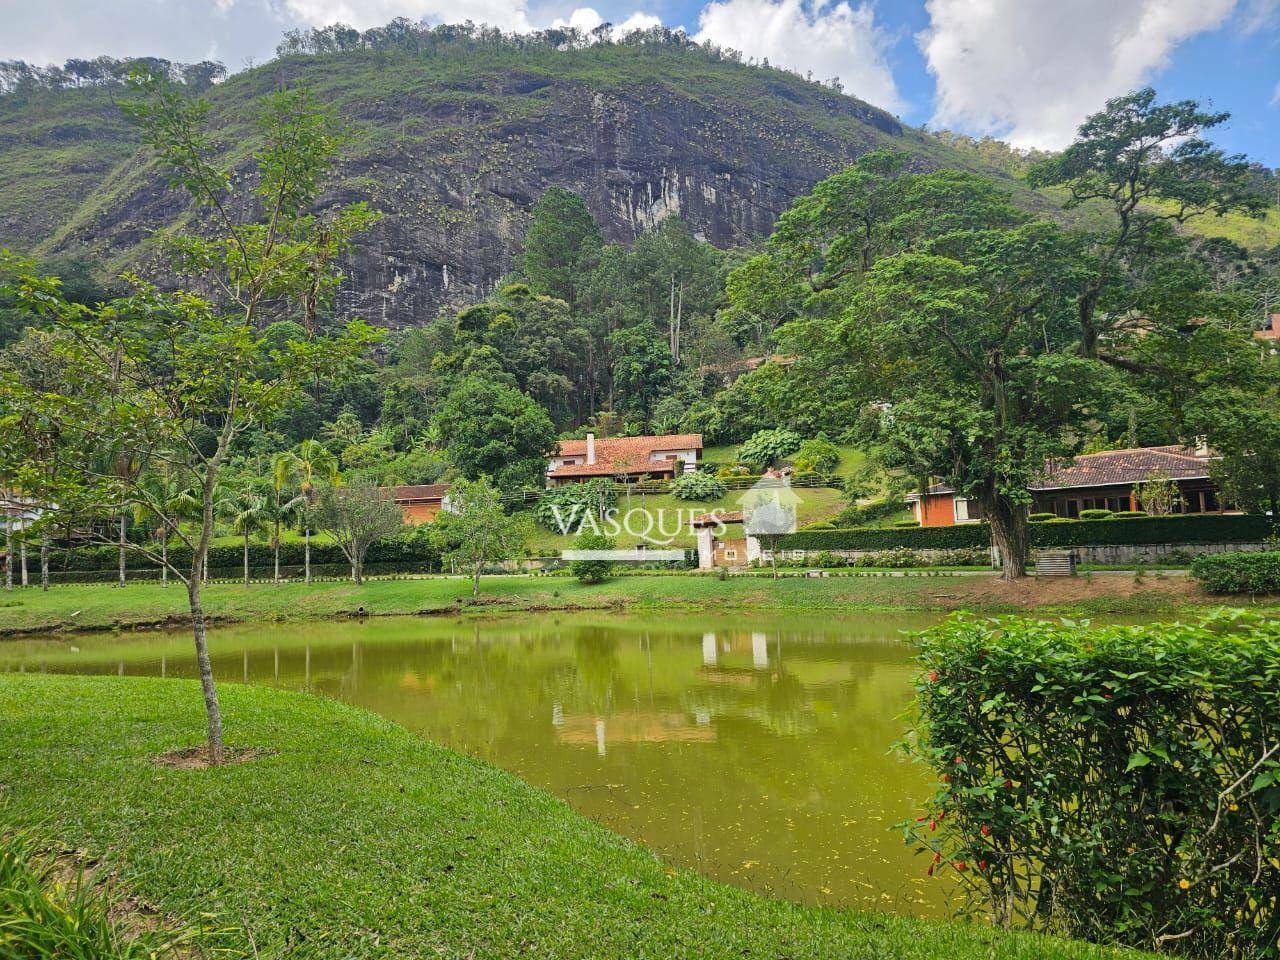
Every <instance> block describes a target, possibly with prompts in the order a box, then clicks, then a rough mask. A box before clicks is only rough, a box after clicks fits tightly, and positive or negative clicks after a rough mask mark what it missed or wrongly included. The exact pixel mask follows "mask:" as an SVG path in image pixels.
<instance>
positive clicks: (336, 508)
mask: <svg viewBox="0 0 1280 960" xmlns="http://www.w3.org/2000/svg"><path fill="white" fill-rule="evenodd" d="M316 523H317V524H318V526H319V527H320V529H321V530H324V531H325V532H326V533H328V534H329V535H330V536H332V537H333V539H334V541H335V542H336V543H337V544H338V547H339V549H341V550H342V553H343V556H345V557H346V558H347V562H348V563H350V564H351V579H352V581H353V582H354V583H355V585H356V586H360V584H362V583H364V558H365V556H366V554H368V552H369V548H370V547H371V546H373V545H374V544H375V543H377V542H378V541H379V540H382V539H385V538H386V537H390V536H394V535H395V534H397V533H399V532H400V530H401V529H402V527H403V526H404V518H403V517H402V516H401V514H400V508H399V507H397V506H396V503H395V501H394V500H392V499H391V498H390V497H389V496H388V495H387V492H386V491H385V490H383V489H381V488H379V487H376V486H374V485H373V484H371V483H365V482H362V481H357V482H354V483H350V484H345V485H343V486H340V487H335V486H324V487H322V488H321V490H320V497H319V500H318V501H317V503H316Z"/></svg>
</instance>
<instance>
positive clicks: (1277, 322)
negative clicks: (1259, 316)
mask: <svg viewBox="0 0 1280 960" xmlns="http://www.w3.org/2000/svg"><path fill="white" fill-rule="evenodd" d="M1253 336H1254V339H1256V340H1269V341H1271V342H1272V343H1273V344H1274V343H1275V341H1277V340H1280V313H1269V314H1267V325H1266V326H1265V327H1263V328H1262V329H1261V330H1255V331H1253Z"/></svg>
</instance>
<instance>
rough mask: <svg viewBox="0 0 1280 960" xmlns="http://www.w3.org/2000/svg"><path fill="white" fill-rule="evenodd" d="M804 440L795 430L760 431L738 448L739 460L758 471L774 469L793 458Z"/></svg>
mask: <svg viewBox="0 0 1280 960" xmlns="http://www.w3.org/2000/svg"><path fill="white" fill-rule="evenodd" d="M802 443H804V438H803V437H801V436H800V434H798V433H796V432H795V431H794V430H784V429H778V430H760V431H758V432H757V433H753V434H752V435H751V437H750V439H748V440H747V442H746V443H744V444H743V445H742V446H741V447H739V448H738V459H739V460H741V461H742V462H743V463H745V464H747V465H748V466H751V467H755V468H756V469H757V470H764V469H766V468H768V467H772V466H774V465H775V464H777V463H778V462H780V461H781V460H782V459H784V458H785V457H789V456H791V454H793V453H795V452H796V450H798V449H799V448H800V445H801V444H802Z"/></svg>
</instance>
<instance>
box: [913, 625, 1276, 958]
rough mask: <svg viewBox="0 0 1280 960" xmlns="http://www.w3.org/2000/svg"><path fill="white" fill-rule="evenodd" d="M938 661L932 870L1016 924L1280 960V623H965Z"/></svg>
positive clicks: (926, 731)
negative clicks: (1279, 937)
mask: <svg viewBox="0 0 1280 960" xmlns="http://www.w3.org/2000/svg"><path fill="white" fill-rule="evenodd" d="M919 645H920V658H919V659H920V663H921V666H922V668H923V675H922V676H921V678H920V680H919V682H918V685H917V690H918V694H919V719H918V721H917V727H916V730H915V731H914V735H913V737H912V738H910V739H909V740H908V741H906V744H905V746H906V748H907V749H908V750H910V751H911V752H913V753H914V754H915V755H916V756H918V757H919V758H922V759H923V760H924V761H926V762H927V763H928V764H929V765H931V766H932V767H933V769H934V770H935V771H936V772H937V773H938V775H939V777H940V779H941V781H942V782H941V784H940V785H939V787H938V789H937V792H936V794H935V796H934V798H933V800H932V801H931V804H930V806H929V808H928V809H929V812H928V814H927V815H926V816H925V817H923V818H921V819H920V820H919V821H916V822H915V823H910V824H905V825H904V828H905V832H906V834H907V835H908V837H909V838H910V839H911V840H913V841H914V842H915V843H916V844H917V845H918V847H919V849H920V850H921V851H923V852H925V853H927V854H930V855H931V858H932V861H933V862H932V863H931V864H930V866H929V868H928V872H929V873H931V874H932V873H935V872H937V871H944V872H947V873H951V874H953V875H954V874H955V873H960V874H962V875H963V878H964V880H965V882H964V883H962V884H961V885H960V888H961V889H963V890H965V891H967V894H968V896H969V897H970V898H972V899H971V902H970V906H971V907H974V908H979V909H985V910H990V911H991V912H992V913H994V915H995V917H996V919H997V921H999V922H1002V923H1006V924H1016V925H1018V926H1023V925H1026V926H1030V927H1033V928H1038V929H1041V930H1052V931H1055V932H1060V933H1065V934H1067V935H1069V936H1074V937H1081V938H1086V939H1091V940H1095V941H1113V942H1119V943H1123V944H1127V945H1131V946H1135V947H1145V948H1151V947H1152V946H1157V945H1158V946H1159V947H1161V948H1162V949H1163V950H1165V951H1167V952H1170V953H1177V954H1182V955H1184V956H1193V957H1204V958H1218V957H1228V956H1231V957H1273V958H1274V957H1276V956H1280V949H1278V948H1277V941H1276V931H1277V929H1278V925H1280V754H1277V752H1276V747H1275V744H1276V743H1277V742H1280V623H1273V622H1267V621H1265V620H1261V619H1253V618H1247V619H1246V618H1244V617H1243V616H1241V615H1239V614H1234V615H1221V616H1219V617H1218V618H1217V619H1210V620H1207V621H1205V622H1204V623H1201V624H1198V625H1182V624H1170V625H1147V626H1140V627H1119V626H1116V627H1104V628H1100V629H1091V628H1089V626H1088V625H1087V624H1082V623H1073V622H1069V621H1060V622H1057V623H1037V622H1033V621H1027V620H1017V619H1009V620H1004V621H978V620H974V619H968V618H964V617H960V618H954V619H952V620H950V621H948V622H946V623H944V624H943V625H941V626H939V627H935V628H933V629H932V630H929V631H927V632H926V633H925V634H923V635H922V636H921V637H920V639H919Z"/></svg>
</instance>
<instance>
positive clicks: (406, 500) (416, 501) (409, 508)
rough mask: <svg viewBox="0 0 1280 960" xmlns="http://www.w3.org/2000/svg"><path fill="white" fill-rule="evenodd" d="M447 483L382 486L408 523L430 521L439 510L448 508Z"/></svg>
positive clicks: (415, 523)
mask: <svg viewBox="0 0 1280 960" xmlns="http://www.w3.org/2000/svg"><path fill="white" fill-rule="evenodd" d="M449 487H450V485H449V484H447V483H413V484H408V485H406V486H402V487H383V488H382V490H383V492H385V493H387V494H389V495H390V496H391V498H392V499H393V500H395V502H396V506H397V507H399V508H400V512H401V513H402V514H403V515H404V522H405V523H408V524H414V525H417V524H420V523H430V522H431V521H432V520H434V519H435V518H436V514H438V513H439V512H440V511H441V510H447V509H448V508H449Z"/></svg>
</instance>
